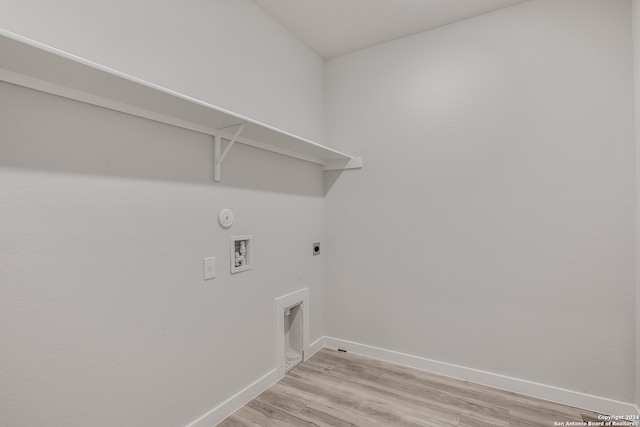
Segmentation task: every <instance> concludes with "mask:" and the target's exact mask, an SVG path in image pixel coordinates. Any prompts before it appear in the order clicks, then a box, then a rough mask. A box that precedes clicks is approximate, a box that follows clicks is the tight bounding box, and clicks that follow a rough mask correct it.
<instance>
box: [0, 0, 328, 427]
mask: <svg viewBox="0 0 640 427" xmlns="http://www.w3.org/2000/svg"><path fill="white" fill-rule="evenodd" d="M0 4H1V6H2V10H3V13H2V14H1V16H0V27H2V28H5V29H8V30H12V31H14V32H17V33H20V34H23V35H25V36H27V37H31V38H34V39H36V40H39V41H42V42H45V43H48V44H51V45H54V46H55V47H58V48H61V49H63V50H68V51H70V52H72V53H75V54H78V55H81V56H84V57H86V58H89V59H92V60H94V61H97V62H100V63H103V64H105V65H108V66H111V67H113V68H116V69H118V70H121V71H125V72H129V73H131V74H134V75H136V76H138V77H141V78H144V79H148V80H151V81H153V82H155V83H159V84H162V85H164V86H167V87H169V88H171V89H174V90H178V91H182V92H184V93H187V94H190V95H193V96H196V97H199V98H202V99H205V100H207V101H210V102H214V103H217V104H219V105H221V106H222V107H225V108H228V109H231V110H234V111H236V112H238V113H241V114H245V115H248V116H251V117H252V118H255V119H258V120H262V121H265V122H268V123H269V124H271V125H275V126H280V127H282V128H284V129H286V130H288V131H292V132H295V133H299V134H301V135H304V136H307V137H311V138H314V139H318V138H322V134H323V126H324V124H323V113H322V111H323V108H324V104H323V78H322V76H323V72H324V64H323V62H322V61H321V60H320V59H319V58H318V57H317V56H316V55H315V54H313V53H312V52H311V51H309V50H308V49H307V48H306V47H304V46H303V45H301V44H300V43H299V42H298V41H297V40H295V39H294V38H293V37H292V36H290V35H289V34H288V33H286V32H285V31H284V30H282V29H281V28H280V27H279V26H278V25H277V24H276V23H275V22H273V21H272V20H271V18H269V17H268V16H266V15H265V14H264V13H263V12H262V11H261V10H260V9H258V8H257V7H255V6H254V5H253V4H252V3H251V2H250V1H244V0H233V1H219V0H213V1H188V2H180V4H178V3H175V2H171V3H169V2H165V3H162V2H161V3H158V2H148V1H139V2H138V1H137V2H125V1H110V2H97V1H92V2H86V1H82V2H80V1H52V2H45V3H43V2H35V1H34V2H31V1H20V2H13V1H9V0H3V1H2V2H0ZM178 26H179V27H180V32H178V31H176V28H177V27H178ZM0 100H2V101H1V102H0V253H1V254H2V257H1V261H0V278H1V279H0V342H2V345H0V361H1V362H0V384H1V385H2V386H0V408H2V409H1V410H0V424H1V425H3V426H12V427H22V426H25V427H26V426H38V425H47V426H64V427H71V426H82V427H84V426H89V425H90V426H92V427H100V426H105V427H112V426H151V425H153V426H170V427H176V426H184V425H187V424H188V423H190V422H191V421H193V420H194V419H196V418H198V417H199V416H201V415H203V414H204V413H206V412H208V411H209V410H211V409H212V408H214V407H215V406H217V405H218V404H220V403H222V402H223V401H224V400H226V399H227V398H229V397H231V396H232V395H234V394H235V393H236V392H238V391H240V390H241V389H243V388H244V387H246V386H248V385H249V384H250V383H252V382H253V381H255V380H257V379H258V378H260V377H262V376H263V375H265V374H267V373H268V372H270V371H271V370H272V369H274V367H275V348H274V340H275V336H274V334H275V332H274V325H273V322H274V319H273V315H274V298H276V297H279V296H281V295H284V294H287V293H290V292H292V291H295V290H298V289H301V288H303V287H305V286H308V287H309V289H310V306H311V316H312V317H311V319H310V323H311V325H310V326H311V333H310V341H311V342H313V341H314V340H316V339H318V338H320V337H322V336H323V335H324V330H323V313H324V309H323V300H324V296H323V283H324V257H323V256H320V257H313V256H312V254H311V243H312V242H317V241H324V201H323V196H324V193H323V178H322V171H321V167H320V166H317V165H314V164H311V163H307V162H303V161H299V160H294V159H290V158H287V157H282V156H279V155H275V154H272V153H267V152H265V151H262V150H258V149H254V148H251V147H247V146H243V145H236V146H234V148H233V150H231V152H230V153H229V155H228V157H227V158H226V159H225V162H224V166H223V182H221V183H214V182H212V176H213V170H212V158H213V144H212V138H211V137H208V136H204V135H201V134H197V133H194V132H189V131H185V130H181V129H177V128H173V127H170V126H167V125H162V124H159V123H155V122H151V121H147V120H143V119H139V118H135V117H131V116H127V115H124V114H120V113H116V112H113V111H109V110H105V109H101V108H97V107H92V106H87V105H84V104H81V103H77V102H74V101H69V100H64V99H61V98H57V97H54V96H51V95H45V94H42V93H39V92H35V91H32V90H28V89H24V88H19V87H16V86H13V85H9V84H5V83H2V84H0ZM227 207H228V208H231V209H233V210H234V212H235V214H236V223H235V225H234V226H233V227H232V228H231V229H230V230H223V229H222V228H220V227H219V225H218V223H217V215H218V213H219V211H220V210H221V209H222V208H227ZM236 234H253V236H254V240H253V249H254V254H253V263H254V268H253V270H251V271H248V272H243V273H239V274H236V275H233V276H231V274H230V272H229V265H230V259H229V246H230V243H229V237H230V236H231V235H236ZM209 256H215V257H216V259H217V268H218V277H217V278H216V279H214V280H211V281H206V282H205V281H203V277H202V275H203V266H202V259H203V258H204V257H209Z"/></svg>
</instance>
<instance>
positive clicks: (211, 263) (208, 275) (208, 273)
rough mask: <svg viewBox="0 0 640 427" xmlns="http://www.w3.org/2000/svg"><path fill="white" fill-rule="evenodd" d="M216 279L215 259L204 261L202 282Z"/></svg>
mask: <svg viewBox="0 0 640 427" xmlns="http://www.w3.org/2000/svg"><path fill="white" fill-rule="evenodd" d="M215 277H216V258H215V257H211V258H205V259H204V280H209V279H215Z"/></svg>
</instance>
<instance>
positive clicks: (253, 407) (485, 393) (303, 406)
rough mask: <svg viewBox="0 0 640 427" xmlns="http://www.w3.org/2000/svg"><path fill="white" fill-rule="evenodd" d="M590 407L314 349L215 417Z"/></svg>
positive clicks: (427, 419)
mask: <svg viewBox="0 0 640 427" xmlns="http://www.w3.org/2000/svg"><path fill="white" fill-rule="evenodd" d="M597 416H598V414H597V413H594V412H590V411H586V410H582V409H577V408H572V407H569V406H564V405H560V404H556V403H552V402H547V401H544V400H540V399H535V398H531V397H527V396H523V395H519V394H516V393H511V392H507V391H503V390H498V389H494V388H491V387H486V386H481V385H478V384H474V383H469V382H466V381H462V380H456V379H452V378H448V377H444V376H441V375H436V374H432V373H429V372H424V371H420V370H416V369H412V368H407V367H404V366H400V365H395V364H391V363H387V362H381V361H378V360H374V359H369V358H367V357H363V356H358V355H354V354H351V353H342V352H338V351H336V350H330V349H322V350H320V351H319V352H318V353H316V354H315V355H314V356H313V357H311V358H310V359H308V360H306V361H304V362H303V363H300V364H299V365H298V366H296V367H295V368H293V369H292V370H291V371H289V373H287V375H286V376H285V378H283V379H282V380H280V381H279V382H278V383H277V384H275V385H273V386H272V387H271V388H269V390H267V391H265V392H264V393H262V394H260V395H259V396H258V397H256V398H255V399H254V400H252V401H251V402H249V403H248V404H247V405H245V406H244V407H242V408H241V409H240V410H238V411H237V412H236V413H234V414H233V415H231V416H230V417H229V418H227V419H226V420H224V421H222V423H220V424H219V426H221V427H248V426H260V427H271V426H274V427H276V426H278V427H280V426H295V427H298V426H318V427H328V426H335V427H346V426H351V427H352V426H361V427H370V426H371V427H374V426H385V427H391V426H404V427H425V426H427V427H431V426H433V427H448V426H459V427H484V426H497V427H511V426H518V427H520V426H522V427H534V426H535V427H538V426H554V423H555V422H564V423H565V425H566V423H567V422H568V421H574V422H580V421H595V420H597Z"/></svg>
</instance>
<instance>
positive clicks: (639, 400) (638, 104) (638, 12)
mask: <svg viewBox="0 0 640 427" xmlns="http://www.w3.org/2000/svg"><path fill="white" fill-rule="evenodd" d="M632 23H633V26H632V28H633V59H634V63H633V76H634V89H635V91H634V95H635V97H634V98H635V141H636V147H635V148H636V309H635V313H636V375H635V377H636V399H635V404H636V405H640V258H639V257H638V255H639V254H640V238H639V236H638V229H639V227H640V205H639V204H638V203H639V201H640V174H639V173H638V166H637V165H638V164H640V1H639V0H633V2H632Z"/></svg>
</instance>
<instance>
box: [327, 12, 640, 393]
mask: <svg viewBox="0 0 640 427" xmlns="http://www.w3.org/2000/svg"><path fill="white" fill-rule="evenodd" d="M630 5H631V3H630V2H629V1H624V0H622V1H613V2H612V1H601V0H533V1H530V2H526V3H523V4H521V5H517V6H514V7H512V8H508V9H504V10H500V11H497V12H495V13H491V14H487V15H483V16H480V17H477V18H473V19H470V20H466V21H463V22H460V23H458V24H454V25H450V26H446V27H442V28H439V29H437V30H434V31H430V32H427V33H422V34H419V35H415V36H412V37H408V38H404V39H400V40H397V41H394V42H390V43H387V44H383V45H379V46H376V47H373V48H370V49H366V50H363V51H359V52H356V53H353V54H349V55H345V56H343V57H339V58H336V59H334V60H331V61H329V62H328V65H327V88H328V92H327V123H328V127H327V142H328V144H329V145H332V146H336V147H337V148H338V149H342V150H344V151H346V152H354V153H358V154H359V155H362V156H363V158H364V159H365V162H366V164H365V166H366V167H365V168H364V169H363V170H362V171H360V172H357V173H350V172H344V173H342V175H341V176H340V180H339V181H338V184H336V185H333V187H331V188H330V189H329V190H328V194H327V197H326V228H327V241H328V250H327V251H326V253H327V254H328V259H327V273H326V280H327V283H326V301H325V303H326V305H325V306H326V329H327V335H329V336H334V337H336V338H340V339H345V340H350V341H355V342H359V343H363V344H368V345H373V346H377V347H382V348H386V349H391V350H395V351H399V352H404V353H408V354H412V355H416V356H421V357H426V358H430V359H434V360H438V361H443V362H448V363H453V364H457V365H461V366H465V367H470V368H476V369H481V370H485V371H489V372H494V373H498V374H503V375H507V376H512V377H515V378H520V379H524V380H531V381H535V382H539V383H543V384H548V385H553V386H558V387H563V388H567V389H570V390H575V391H579V392H584V393H588V394H593V395H599V396H604V397H608V398H612V399H618V400H623V401H627V402H631V401H632V400H633V398H634V379H633V375H632V374H630V373H632V372H634V364H635V361H634V353H635V346H634V339H635V338H634V310H635V306H634V301H635V289H634V286H635V285H634V274H635V273H634V269H635V259H634V215H635V213H634V210H635V202H634V197H635V194H634V180H635V177H634V173H635V172H634V160H635V155H634V142H633V116H632V109H633V90H632V63H631V55H630V53H631V32H630V31H631V25H630V15H631V10H630ZM334 179H335V176H328V177H327V181H328V183H331V182H332V181H333V180H334Z"/></svg>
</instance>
